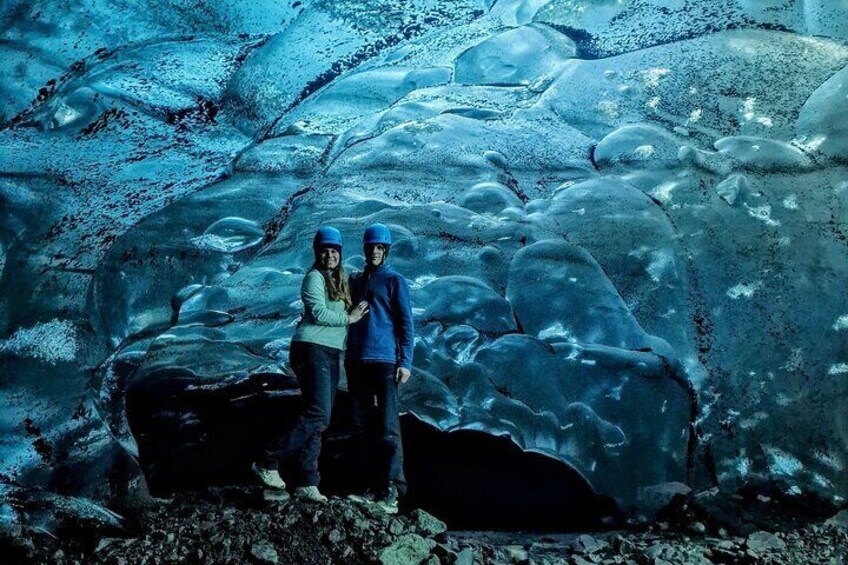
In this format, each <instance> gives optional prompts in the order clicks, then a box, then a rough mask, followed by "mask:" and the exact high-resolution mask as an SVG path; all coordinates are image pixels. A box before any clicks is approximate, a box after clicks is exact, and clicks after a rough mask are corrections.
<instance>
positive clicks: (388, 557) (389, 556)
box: [379, 534, 436, 565]
mask: <svg viewBox="0 0 848 565" xmlns="http://www.w3.org/2000/svg"><path fill="white" fill-rule="evenodd" d="M435 545H436V543H435V542H433V541H431V540H428V539H424V538H422V537H421V536H419V535H418V534H405V535H403V536H401V537H399V538H398V540H397V541H396V542H395V543H393V544H392V545H390V546H389V547H387V548H385V549H384V550H383V551H381V552H380V555H379V561H380V563H381V565H409V564H413V563H421V562H422V561H424V560H425V559H427V557H428V556H429V555H430V550H431V549H433V547H435Z"/></svg>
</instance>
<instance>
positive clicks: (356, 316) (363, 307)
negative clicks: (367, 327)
mask: <svg viewBox="0 0 848 565" xmlns="http://www.w3.org/2000/svg"><path fill="white" fill-rule="evenodd" d="M367 313H368V302H366V301H365V300H363V301H362V302H360V303H359V304H357V305H356V306H354V307H353V310H351V311H350V314H348V315H347V321H348V324H355V323H356V322H358V321H359V320H361V319H362V316H364V315H365V314H367Z"/></svg>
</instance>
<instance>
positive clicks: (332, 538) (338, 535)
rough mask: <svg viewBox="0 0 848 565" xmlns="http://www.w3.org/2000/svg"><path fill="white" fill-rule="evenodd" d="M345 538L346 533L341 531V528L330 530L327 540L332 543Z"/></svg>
mask: <svg viewBox="0 0 848 565" xmlns="http://www.w3.org/2000/svg"><path fill="white" fill-rule="evenodd" d="M344 538H345V535H344V533H342V532H340V531H339V530H330V533H329V534H327V541H328V542H330V543H332V544H335V543H339V542H340V541H342V540H343V539H344Z"/></svg>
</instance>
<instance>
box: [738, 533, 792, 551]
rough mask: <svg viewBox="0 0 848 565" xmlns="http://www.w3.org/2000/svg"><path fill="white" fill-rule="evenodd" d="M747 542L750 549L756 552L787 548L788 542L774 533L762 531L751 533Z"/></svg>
mask: <svg viewBox="0 0 848 565" xmlns="http://www.w3.org/2000/svg"><path fill="white" fill-rule="evenodd" d="M746 544H747V546H748V549H749V550H751V551H754V552H756V553H765V552H767V551H775V550H777V551H782V550H784V549H786V542H784V541H783V540H782V539H780V538H779V537H777V536H776V535H774V534H772V533H769V532H762V531H760V532H754V533H753V534H751V535H749V536H748V539H747V540H746Z"/></svg>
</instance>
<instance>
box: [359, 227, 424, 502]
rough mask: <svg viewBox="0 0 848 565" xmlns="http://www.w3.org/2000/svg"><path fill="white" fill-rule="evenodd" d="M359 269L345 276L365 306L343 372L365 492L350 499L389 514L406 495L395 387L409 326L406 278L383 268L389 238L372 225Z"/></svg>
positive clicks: (405, 369) (404, 368) (408, 363)
mask: <svg viewBox="0 0 848 565" xmlns="http://www.w3.org/2000/svg"><path fill="white" fill-rule="evenodd" d="M363 245H364V251H365V270H364V271H362V272H360V273H354V274H353V275H351V277H350V291H351V297H352V299H353V301H354V302H359V301H361V300H367V301H368V307H369V315H368V318H367V319H365V320H363V321H362V322H361V323H359V324H357V325H356V326H351V328H350V331H349V333H348V340H347V355H346V358H345V368H346V371H347V378H348V386H349V388H350V392H351V395H352V398H353V416H354V424H355V426H356V432H357V435H358V436H359V438H360V439H361V443H362V445H363V449H362V450H361V454H362V456H363V457H362V459H361V462H360V463H361V465H362V466H363V467H364V469H362V472H363V475H364V476H365V477H367V478H368V482H369V483H370V485H369V490H368V491H367V492H366V494H365V495H364V496H354V497H352V498H353V499H354V500H359V501H362V502H369V503H371V502H374V503H376V504H377V505H378V506H379V507H380V508H382V509H383V510H384V511H386V512H387V513H390V514H394V513H397V511H398V497H399V496H403V495H404V494H405V492H406V479H405V478H404V474H403V447H402V445H401V437H400V417H399V410H398V399H397V385H398V384H399V383H405V382H406V381H407V380H408V379H409V376H410V374H411V369H412V350H413V346H414V342H415V327H414V325H413V321H412V306H411V304H410V299H409V286H408V285H407V282H406V279H405V278H403V276H401V275H400V274H398V273H397V272H395V271H394V270H392V269H391V267H389V266H388V265H386V264H385V261H386V258H387V257H388V255H389V249H390V248H391V245H392V234H391V232H390V231H389V229H388V228H387V227H386V226H384V225H383V224H372V225H370V226H368V227H367V228H366V229H365V234H364V237H363Z"/></svg>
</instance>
